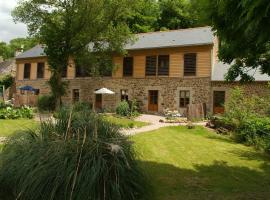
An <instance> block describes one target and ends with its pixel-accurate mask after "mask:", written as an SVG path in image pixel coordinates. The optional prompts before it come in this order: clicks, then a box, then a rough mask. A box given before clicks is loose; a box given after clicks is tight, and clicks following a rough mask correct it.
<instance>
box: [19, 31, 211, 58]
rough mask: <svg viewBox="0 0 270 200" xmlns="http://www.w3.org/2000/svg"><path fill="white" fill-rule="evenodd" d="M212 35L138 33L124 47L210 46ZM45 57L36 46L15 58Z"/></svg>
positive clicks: (193, 32) (187, 32) (176, 32)
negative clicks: (133, 39) (132, 40)
mask: <svg viewBox="0 0 270 200" xmlns="http://www.w3.org/2000/svg"><path fill="white" fill-rule="evenodd" d="M213 39H214V34H213V32H212V31H211V27H199V28H189V29H180V30H173V31H160V32H151V33H140V34H137V35H136V36H135V41H134V42H132V43H130V44H127V45H126V46H125V49H126V50H137V49H152V48H166V47H180V46H195V45H205V44H212V43H213ZM43 56H46V55H45V53H44V49H43V47H42V45H37V46H35V47H34V48H32V49H30V50H28V51H25V52H24V53H22V54H20V55H19V56H17V57H16V59H21V58H34V57H43Z"/></svg>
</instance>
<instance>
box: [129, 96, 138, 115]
mask: <svg viewBox="0 0 270 200" xmlns="http://www.w3.org/2000/svg"><path fill="white" fill-rule="evenodd" d="M138 108H139V106H138V102H137V100H136V99H133V100H132V101H131V102H130V116H131V117H137V116H139V115H140V113H139V111H138Z"/></svg>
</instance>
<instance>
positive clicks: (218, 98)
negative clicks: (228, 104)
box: [214, 91, 225, 107]
mask: <svg viewBox="0 0 270 200" xmlns="http://www.w3.org/2000/svg"><path fill="white" fill-rule="evenodd" d="M224 103H225V91H214V106H215V107H224Z"/></svg>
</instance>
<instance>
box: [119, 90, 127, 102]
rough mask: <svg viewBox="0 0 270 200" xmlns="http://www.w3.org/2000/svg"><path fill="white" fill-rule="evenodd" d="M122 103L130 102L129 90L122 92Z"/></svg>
mask: <svg viewBox="0 0 270 200" xmlns="http://www.w3.org/2000/svg"><path fill="white" fill-rule="evenodd" d="M120 93H121V101H128V90H121V91H120Z"/></svg>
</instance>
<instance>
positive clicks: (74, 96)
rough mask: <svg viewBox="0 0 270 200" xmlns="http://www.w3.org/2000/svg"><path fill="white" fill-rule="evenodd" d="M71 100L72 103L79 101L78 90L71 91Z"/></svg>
mask: <svg viewBox="0 0 270 200" xmlns="http://www.w3.org/2000/svg"><path fill="white" fill-rule="evenodd" d="M72 93H73V94H72V100H73V103H75V102H78V101H80V90H79V89H73V92H72Z"/></svg>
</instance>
